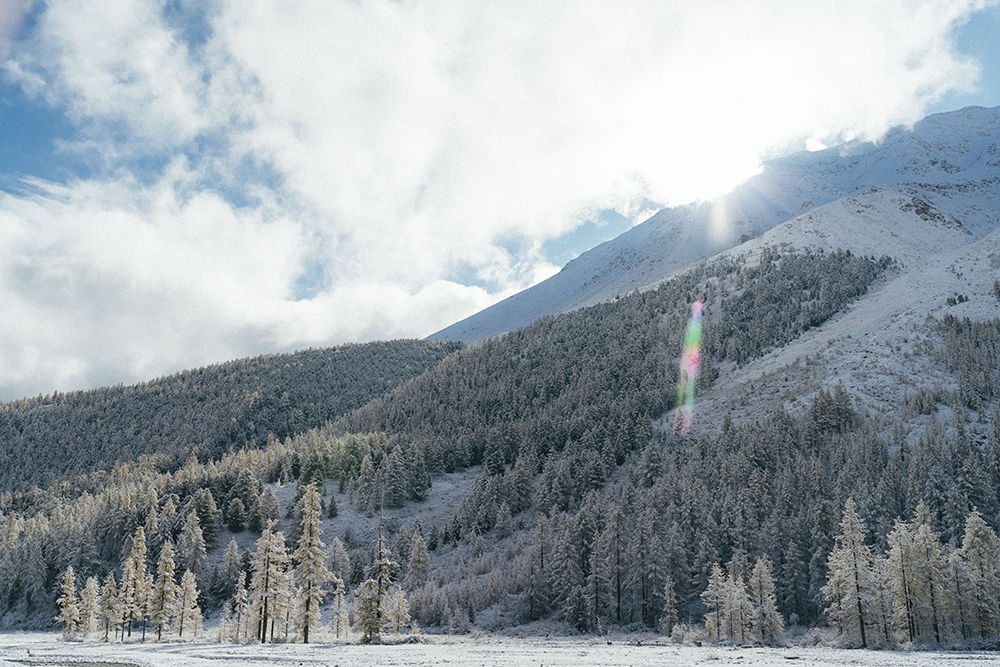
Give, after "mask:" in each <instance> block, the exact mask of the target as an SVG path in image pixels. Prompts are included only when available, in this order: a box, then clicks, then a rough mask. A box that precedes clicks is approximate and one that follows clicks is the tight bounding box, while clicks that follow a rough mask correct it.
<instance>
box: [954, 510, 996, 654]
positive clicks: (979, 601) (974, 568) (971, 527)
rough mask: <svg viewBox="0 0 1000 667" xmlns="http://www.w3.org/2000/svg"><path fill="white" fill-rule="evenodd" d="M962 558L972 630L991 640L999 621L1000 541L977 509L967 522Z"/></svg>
mask: <svg viewBox="0 0 1000 667" xmlns="http://www.w3.org/2000/svg"><path fill="white" fill-rule="evenodd" d="M962 557H963V558H964V559H965V562H966V564H967V566H968V571H969V580H970V581H969V583H970V585H971V591H970V594H969V601H970V603H971V605H972V611H971V616H972V619H973V627H975V629H976V631H977V632H978V634H979V636H980V637H982V638H986V637H990V636H992V635H993V634H994V633H995V632H996V628H997V624H998V622H1000V539H998V538H997V534H996V533H995V532H993V529H992V528H990V527H989V525H988V524H987V523H986V522H985V521H984V520H983V518H982V516H980V514H979V512H978V511H976V510H973V511H972V512H971V513H970V514H969V516H968V517H967V518H966V520H965V535H964V537H963V539H962Z"/></svg>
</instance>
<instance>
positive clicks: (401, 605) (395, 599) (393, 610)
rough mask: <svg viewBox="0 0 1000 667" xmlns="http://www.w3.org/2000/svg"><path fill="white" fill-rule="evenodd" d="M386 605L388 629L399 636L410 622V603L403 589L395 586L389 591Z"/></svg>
mask: <svg viewBox="0 0 1000 667" xmlns="http://www.w3.org/2000/svg"><path fill="white" fill-rule="evenodd" d="M387 602H388V604H387V605H386V614H385V617H386V624H385V625H386V628H387V629H388V630H389V632H392V633H395V634H399V631H400V629H402V628H403V627H404V626H405V625H406V624H407V623H409V622H410V603H409V602H407V600H406V595H405V594H404V593H403V589H402V588H400V587H399V586H394V587H393V588H392V590H390V591H389V594H388V596H387Z"/></svg>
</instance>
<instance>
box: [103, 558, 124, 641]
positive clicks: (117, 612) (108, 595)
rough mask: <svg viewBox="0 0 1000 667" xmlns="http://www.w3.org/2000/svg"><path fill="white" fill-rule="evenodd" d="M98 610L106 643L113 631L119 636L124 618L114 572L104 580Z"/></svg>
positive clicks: (109, 573)
mask: <svg viewBox="0 0 1000 667" xmlns="http://www.w3.org/2000/svg"><path fill="white" fill-rule="evenodd" d="M98 610H99V611H98V613H99V622H100V627H101V628H102V629H103V630H104V641H105V642H107V641H109V634H110V633H111V630H112V629H113V630H114V631H115V636H116V637H117V636H118V628H119V627H120V626H119V621H120V619H121V617H122V610H121V605H120V603H119V601H118V585H117V584H116V583H115V573H114V571H111V572H108V576H107V577H105V579H104V586H102V587H101V597H100V601H99V602H98Z"/></svg>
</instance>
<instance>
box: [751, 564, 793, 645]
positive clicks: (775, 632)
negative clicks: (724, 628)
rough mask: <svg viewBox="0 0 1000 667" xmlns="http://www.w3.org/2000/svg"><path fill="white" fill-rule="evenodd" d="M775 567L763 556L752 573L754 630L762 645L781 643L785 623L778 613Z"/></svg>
mask: <svg viewBox="0 0 1000 667" xmlns="http://www.w3.org/2000/svg"><path fill="white" fill-rule="evenodd" d="M773 569H774V566H773V565H772V563H771V559H770V558H768V557H767V556H761V557H760V558H758V559H757V562H756V563H754V566H753V571H752V572H751V573H750V582H749V588H750V596H751V600H752V603H753V629H754V633H755V634H756V635H757V637H758V639H759V640H760V641H761V643H763V644H766V645H768V646H776V645H778V644H780V643H781V636H782V634H783V633H784V629H785V622H784V620H783V619H782V618H781V614H779V613H778V600H777V597H776V596H775V592H774V578H773V576H772V571H773Z"/></svg>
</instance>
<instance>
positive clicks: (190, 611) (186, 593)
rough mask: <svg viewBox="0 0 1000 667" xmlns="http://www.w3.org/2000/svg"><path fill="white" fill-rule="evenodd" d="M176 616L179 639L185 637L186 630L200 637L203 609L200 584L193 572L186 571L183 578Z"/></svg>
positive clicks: (178, 595)
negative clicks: (199, 595) (200, 604)
mask: <svg viewBox="0 0 1000 667" xmlns="http://www.w3.org/2000/svg"><path fill="white" fill-rule="evenodd" d="M174 616H175V618H176V625H177V636H178V637H183V636H184V630H185V628H187V629H188V630H190V633H189V634H194V635H195V636H197V635H198V633H199V632H200V630H201V622H202V616H201V607H199V606H198V583H197V581H196V580H195V577H194V572H192V571H191V570H184V574H183V576H181V586H180V591H179V592H178V594H177V603H176V606H175V608H174Z"/></svg>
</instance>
